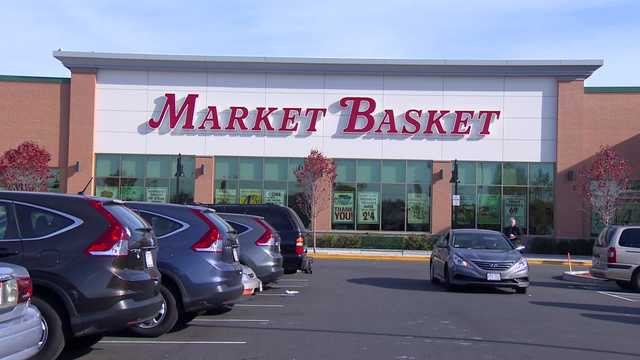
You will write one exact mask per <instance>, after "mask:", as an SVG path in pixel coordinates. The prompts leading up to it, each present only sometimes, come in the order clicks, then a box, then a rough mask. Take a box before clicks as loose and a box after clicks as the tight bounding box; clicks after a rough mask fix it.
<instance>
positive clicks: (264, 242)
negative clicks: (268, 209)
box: [256, 219, 276, 246]
mask: <svg viewBox="0 0 640 360" xmlns="http://www.w3.org/2000/svg"><path fill="white" fill-rule="evenodd" d="M257 222H258V224H260V226H262V228H263V229H264V233H263V234H262V236H260V238H258V240H256V245H258V246H273V245H275V244H276V239H274V238H273V232H272V231H271V229H270V228H269V226H268V225H267V224H265V222H264V221H262V220H260V219H258V220H257Z"/></svg>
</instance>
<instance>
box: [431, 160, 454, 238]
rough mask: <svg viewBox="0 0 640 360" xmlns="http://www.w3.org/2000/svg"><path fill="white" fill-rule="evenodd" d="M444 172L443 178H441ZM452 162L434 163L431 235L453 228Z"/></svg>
mask: <svg viewBox="0 0 640 360" xmlns="http://www.w3.org/2000/svg"><path fill="white" fill-rule="evenodd" d="M440 171H442V178H440V177H439V176H440ZM450 179H451V162H449V161H434V162H433V186H432V188H431V189H432V197H431V233H433V234H436V233H438V232H441V231H444V230H446V229H448V228H450V227H451V184H450V183H449V180H450Z"/></svg>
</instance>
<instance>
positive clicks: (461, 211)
mask: <svg viewBox="0 0 640 360" xmlns="http://www.w3.org/2000/svg"><path fill="white" fill-rule="evenodd" d="M554 173H555V170H554V164H550V163H517V162H505V163H500V162H458V178H459V183H458V195H460V206H458V207H453V209H452V223H453V227H454V228H479V229H491V230H497V231H501V230H502V229H504V227H506V226H507V225H509V223H510V219H511V218H514V219H516V221H517V222H518V224H519V226H520V227H521V228H522V229H523V230H524V232H525V233H527V234H532V235H551V234H553V182H554ZM452 191H453V192H455V186H454V185H452Z"/></svg>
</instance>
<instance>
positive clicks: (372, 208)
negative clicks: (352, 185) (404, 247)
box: [358, 191, 380, 224]
mask: <svg viewBox="0 0 640 360" xmlns="http://www.w3.org/2000/svg"><path fill="white" fill-rule="evenodd" d="M379 195H380V194H378V193H377V192H374V191H361V192H358V224H377V223H378V208H379V207H378V204H379V201H380V196H379Z"/></svg>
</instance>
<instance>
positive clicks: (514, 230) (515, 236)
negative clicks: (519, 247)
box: [504, 217, 522, 243]
mask: <svg viewBox="0 0 640 360" xmlns="http://www.w3.org/2000/svg"><path fill="white" fill-rule="evenodd" d="M509 222H510V223H511V225H510V226H507V227H505V228H504V235H505V236H506V237H507V238H509V240H511V241H512V242H514V243H515V242H516V241H519V240H520V235H522V232H521V231H520V227H519V226H518V222H517V221H516V219H515V218H513V217H512V218H510V219H509Z"/></svg>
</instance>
